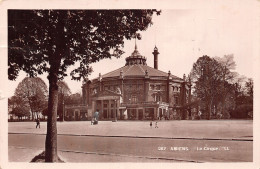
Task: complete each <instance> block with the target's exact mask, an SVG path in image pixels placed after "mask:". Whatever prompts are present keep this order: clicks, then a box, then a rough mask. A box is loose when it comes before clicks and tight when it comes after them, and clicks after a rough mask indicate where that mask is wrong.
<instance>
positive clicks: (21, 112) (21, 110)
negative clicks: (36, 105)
mask: <svg viewBox="0 0 260 169" xmlns="http://www.w3.org/2000/svg"><path fill="white" fill-rule="evenodd" d="M11 114H14V115H16V116H18V117H19V118H21V117H24V116H29V115H30V110H29V108H28V107H26V106H17V107H15V108H14V109H12V111H11Z"/></svg>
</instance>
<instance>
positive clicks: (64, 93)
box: [57, 81, 71, 120]
mask: <svg viewBox="0 0 260 169" xmlns="http://www.w3.org/2000/svg"><path fill="white" fill-rule="evenodd" d="M58 86H59V88H58V109H57V114H58V116H59V119H60V120H62V119H63V112H64V101H65V97H68V96H69V95H70V94H71V91H70V88H69V86H68V84H67V83H66V82H64V81H58Z"/></svg>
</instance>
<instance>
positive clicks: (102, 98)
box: [65, 45, 191, 120]
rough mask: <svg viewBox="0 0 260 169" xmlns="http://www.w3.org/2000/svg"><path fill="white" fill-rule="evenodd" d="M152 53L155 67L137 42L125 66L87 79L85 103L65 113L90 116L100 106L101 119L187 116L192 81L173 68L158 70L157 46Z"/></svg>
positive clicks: (79, 116)
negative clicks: (139, 50)
mask: <svg viewBox="0 0 260 169" xmlns="http://www.w3.org/2000/svg"><path fill="white" fill-rule="evenodd" d="M152 54H153V55H154V67H150V66H148V65H147V63H146V60H147V58H146V57H144V56H142V55H141V54H140V53H139V52H138V50H137V46H136V45H135V49H134V52H133V53H132V54H131V56H129V57H127V58H126V63H125V66H123V67H121V68H119V69H116V70H113V71H111V72H109V73H107V74H104V75H101V74H99V77H97V78H95V79H92V80H89V79H86V80H85V81H84V83H83V86H82V94H83V105H81V106H78V107H74V108H73V107H66V113H65V115H66V116H67V117H68V116H71V119H74V120H79V119H81V118H86V117H87V119H90V118H91V117H92V115H93V113H94V112H95V111H96V109H98V110H99V113H100V115H99V119H100V120H152V119H178V118H179V119H187V118H188V117H189V116H190V109H187V106H185V105H188V104H189V103H190V101H191V83H190V81H189V80H188V79H187V78H186V76H185V75H184V76H183V78H179V77H177V76H174V75H172V74H171V72H170V71H169V72H168V73H166V72H163V71H160V70H158V55H159V51H158V48H157V47H155V48H154V51H153V52H152ZM69 109H70V110H69ZM68 110H69V111H68ZM81 110H82V111H81ZM69 112H70V113H69ZM73 116H74V117H73Z"/></svg>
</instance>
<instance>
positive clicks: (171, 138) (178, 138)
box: [8, 133, 253, 141]
mask: <svg viewBox="0 0 260 169" xmlns="http://www.w3.org/2000/svg"><path fill="white" fill-rule="evenodd" d="M8 134H33V135H46V134H42V133H8ZM57 135H58V136H59V135H60V136H85V137H112V138H121V137H122V138H140V139H141V138H144V139H148V138H152V139H169V140H212V141H218V140H225V141H253V139H228V138H223V139H221V138H193V137H149V136H147V137H145V136H104V135H87V134H57Z"/></svg>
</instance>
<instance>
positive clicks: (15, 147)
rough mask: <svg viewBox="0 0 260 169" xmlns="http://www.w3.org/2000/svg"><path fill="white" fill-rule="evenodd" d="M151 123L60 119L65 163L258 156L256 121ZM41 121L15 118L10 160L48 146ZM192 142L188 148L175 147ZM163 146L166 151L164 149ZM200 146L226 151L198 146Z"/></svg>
mask: <svg viewBox="0 0 260 169" xmlns="http://www.w3.org/2000/svg"><path fill="white" fill-rule="evenodd" d="M149 124H150V122H149V121H118V122H111V121H100V122H99V124H98V125H90V122H89V121H81V122H57V129H58V154H59V156H60V158H61V159H63V160H64V161H65V162H223V161H230V162H237V161H242V162H250V161H252V160H253V158H252V157H253V121H252V120H210V121H207V120H199V121H188V120H183V121H159V122H158V126H159V128H154V125H153V127H152V128H151V127H150V125H149ZM35 126H36V124H35V123H33V122H9V125H8V133H9V138H8V139H9V140H8V142H9V143H8V153H9V162H29V161H31V159H32V158H33V157H35V156H36V155H38V154H40V153H41V152H42V151H43V150H44V142H45V134H46V122H41V128H40V129H36V128H35ZM28 139H30V141H28ZM21 140H24V141H21ZM32 140H33V141H32ZM173 140H174V142H173ZM26 143H27V144H28V145H26ZM31 143H33V144H31ZM90 143H92V145H93V144H94V145H95V146H90V145H89V144H90ZM122 143H124V145H122ZM173 143H174V145H173ZM83 145H84V146H83ZM187 145H188V148H189V149H190V150H189V152H188V153H187V152H186V151H185V150H184V151H172V150H171V148H172V147H176V146H177V147H187ZM85 147H87V148H88V149H85ZM111 147H114V148H111ZM133 147H135V148H134V149H133ZM161 147H165V148H166V150H158V149H160V148H161ZM196 147H199V148H205V147H206V148H207V147H210V148H214V147H217V148H220V149H221V150H220V151H213V150H212V151H209V150H206V151H205V150H204V151H198V150H195V149H196ZM224 147H227V148H228V149H229V150H228V151H226V150H225V148H224ZM162 149H163V148H162ZM137 150H140V151H137ZM230 150H231V151H230ZM227 157H228V158H227Z"/></svg>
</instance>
